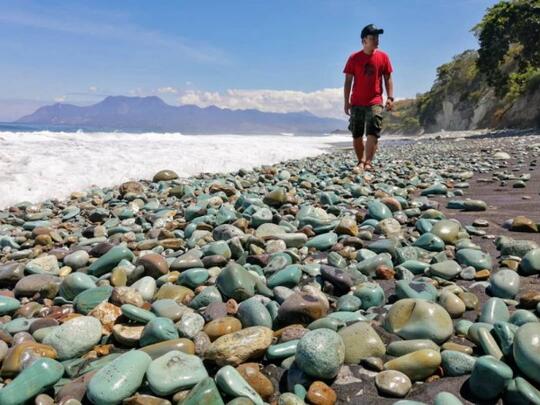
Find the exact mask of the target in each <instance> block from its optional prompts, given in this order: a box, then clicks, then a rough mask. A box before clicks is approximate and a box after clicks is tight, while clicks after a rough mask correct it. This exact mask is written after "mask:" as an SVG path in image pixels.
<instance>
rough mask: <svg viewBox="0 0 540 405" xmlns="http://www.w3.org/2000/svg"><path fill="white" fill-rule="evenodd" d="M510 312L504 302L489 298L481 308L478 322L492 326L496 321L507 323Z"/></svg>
mask: <svg viewBox="0 0 540 405" xmlns="http://www.w3.org/2000/svg"><path fill="white" fill-rule="evenodd" d="M509 319H510V312H508V307H507V306H506V304H505V303H504V301H503V300H502V299H500V298H496V297H493V298H490V299H488V300H487V301H486V303H485V304H484V305H483V306H482V311H481V312H480V316H479V317H478V321H479V322H485V323H490V324H494V323H495V322H497V321H504V322H506V321H508V320H509Z"/></svg>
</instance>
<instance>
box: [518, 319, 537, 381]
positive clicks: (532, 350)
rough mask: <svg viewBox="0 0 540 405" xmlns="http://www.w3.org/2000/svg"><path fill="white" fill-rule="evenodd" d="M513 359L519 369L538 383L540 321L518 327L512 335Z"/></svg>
mask: <svg viewBox="0 0 540 405" xmlns="http://www.w3.org/2000/svg"><path fill="white" fill-rule="evenodd" d="M513 355H514V360H515V362H516V364H517V366H518V368H519V370H520V371H521V372H522V373H523V374H525V375H526V376H527V377H528V378H529V379H530V380H532V381H534V382H535V383H540V373H539V372H538V370H540V323H539V322H530V323H526V324H524V325H522V326H520V327H519V329H518V330H517V332H516V334H515V336H514V345H513Z"/></svg>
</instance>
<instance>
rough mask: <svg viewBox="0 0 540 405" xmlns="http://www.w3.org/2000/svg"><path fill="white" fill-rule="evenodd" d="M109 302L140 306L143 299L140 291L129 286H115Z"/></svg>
mask: <svg viewBox="0 0 540 405" xmlns="http://www.w3.org/2000/svg"><path fill="white" fill-rule="evenodd" d="M111 302H112V303H113V304H116V305H119V306H121V305H124V304H132V305H135V306H136V307H142V306H143V304H144V299H143V297H142V295H141V293H140V292H138V291H137V290H135V289H134V288H131V287H116V288H115V289H113V292H112V294H111Z"/></svg>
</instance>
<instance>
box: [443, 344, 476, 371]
mask: <svg viewBox="0 0 540 405" xmlns="http://www.w3.org/2000/svg"><path fill="white" fill-rule="evenodd" d="M441 358H442V368H443V370H444V374H445V375H448V376H450V377H458V376H460V375H465V374H470V373H471V372H472V369H473V367H474V363H475V362H476V357H473V356H470V355H468V354H467V353H462V352H458V351H455V350H443V351H442V352H441Z"/></svg>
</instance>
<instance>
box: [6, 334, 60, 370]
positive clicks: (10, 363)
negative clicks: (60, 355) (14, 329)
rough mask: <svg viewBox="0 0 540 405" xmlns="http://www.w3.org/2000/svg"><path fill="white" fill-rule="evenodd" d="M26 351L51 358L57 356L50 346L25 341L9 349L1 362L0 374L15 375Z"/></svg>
mask: <svg viewBox="0 0 540 405" xmlns="http://www.w3.org/2000/svg"><path fill="white" fill-rule="evenodd" d="M27 353H33V354H34V355H35V356H39V357H49V358H51V359H56V356H57V353H56V350H54V348H53V347H52V346H49V345H44V344H41V343H36V342H30V341H25V342H22V343H19V344H18V345H16V346H14V347H13V348H12V349H11V351H10V352H9V354H8V355H7V357H6V358H5V359H4V361H3V362H2V369H1V370H0V374H1V375H2V376H3V377H11V376H14V375H17V374H18V373H19V372H20V371H21V369H22V360H23V358H24V357H26V356H27Z"/></svg>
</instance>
